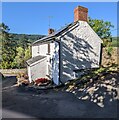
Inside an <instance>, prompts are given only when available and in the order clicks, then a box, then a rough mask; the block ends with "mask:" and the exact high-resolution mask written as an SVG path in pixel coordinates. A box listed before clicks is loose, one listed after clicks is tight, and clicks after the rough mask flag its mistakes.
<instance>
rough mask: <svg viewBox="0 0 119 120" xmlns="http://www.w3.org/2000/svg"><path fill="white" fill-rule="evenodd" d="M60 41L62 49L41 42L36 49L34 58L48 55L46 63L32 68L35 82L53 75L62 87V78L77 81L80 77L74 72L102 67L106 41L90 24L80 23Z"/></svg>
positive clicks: (64, 80) (33, 47)
mask: <svg viewBox="0 0 119 120" xmlns="http://www.w3.org/2000/svg"><path fill="white" fill-rule="evenodd" d="M59 38H60V39H59ZM56 39H57V40H58V39H59V42H60V48H59V44H58V43H57V42H55V41H54V42H49V43H42V44H41V43H40V41H39V43H37V44H35V45H33V46H32V57H35V56H38V55H43V56H46V59H45V60H44V61H42V62H40V63H37V64H36V65H34V66H31V68H30V69H29V70H28V71H31V73H30V72H29V75H30V74H31V79H32V80H33V79H36V78H38V77H46V75H49V77H50V78H51V79H52V80H53V81H54V83H55V84H57V85H58V84H59V78H61V81H62V82H64V83H65V82H66V81H68V80H71V79H74V78H75V76H76V73H75V72H74V70H79V69H86V68H97V67H99V63H100V52H101V43H102V40H101V39H100V38H99V37H98V35H97V34H96V33H95V32H94V31H93V29H92V28H91V27H90V26H89V25H88V23H87V22H84V21H79V22H78V23H77V24H76V25H74V26H73V27H71V28H70V29H68V30H67V31H66V32H64V33H62V34H61V35H60V36H58V37H57V38H56ZM51 41H53V40H51ZM48 44H50V54H48ZM59 51H60V55H59ZM59 58H60V61H59ZM34 64H35V63H34ZM59 64H60V65H59ZM39 66H40V67H39ZM59 67H60V76H59ZM39 71H40V73H41V74H39Z"/></svg>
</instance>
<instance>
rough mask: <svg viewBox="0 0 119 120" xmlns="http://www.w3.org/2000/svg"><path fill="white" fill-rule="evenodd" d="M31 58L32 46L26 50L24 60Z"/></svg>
mask: <svg viewBox="0 0 119 120" xmlns="http://www.w3.org/2000/svg"><path fill="white" fill-rule="evenodd" d="M30 58H31V46H29V47H28V48H27V49H26V50H25V56H24V60H25V61H27V60H28V59H30Z"/></svg>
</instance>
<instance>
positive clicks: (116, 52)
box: [101, 47, 119, 67]
mask: <svg viewBox="0 0 119 120" xmlns="http://www.w3.org/2000/svg"><path fill="white" fill-rule="evenodd" d="M101 64H102V66H104V67H107V66H110V65H111V64H118V65H119V47H113V49H112V52H111V56H110V55H108V53H107V50H106V48H105V47H104V48H103V49H102V62H101Z"/></svg>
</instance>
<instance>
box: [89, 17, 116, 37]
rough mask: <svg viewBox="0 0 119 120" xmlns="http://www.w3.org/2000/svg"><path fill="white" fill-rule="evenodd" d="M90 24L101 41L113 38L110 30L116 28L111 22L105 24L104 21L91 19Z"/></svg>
mask: <svg viewBox="0 0 119 120" xmlns="http://www.w3.org/2000/svg"><path fill="white" fill-rule="evenodd" d="M88 23H89V25H90V26H91V28H93V30H94V31H95V32H96V33H97V34H98V36H100V38H101V39H107V38H108V39H109V38H111V31H110V29H111V28H113V27H114V26H113V25H112V24H111V22H108V21H106V22H105V21H103V20H98V19H92V18H90V17H89V21H88Z"/></svg>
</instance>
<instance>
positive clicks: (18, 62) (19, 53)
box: [12, 47, 24, 68]
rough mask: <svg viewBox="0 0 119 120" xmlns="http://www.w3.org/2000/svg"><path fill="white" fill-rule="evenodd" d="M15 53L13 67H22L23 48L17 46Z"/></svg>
mask: <svg viewBox="0 0 119 120" xmlns="http://www.w3.org/2000/svg"><path fill="white" fill-rule="evenodd" d="M16 51H17V55H16V56H15V59H14V62H13V63H12V67H13V68H15V67H16V68H23V67H24V49H23V48H22V47H18V48H17V49H16Z"/></svg>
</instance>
